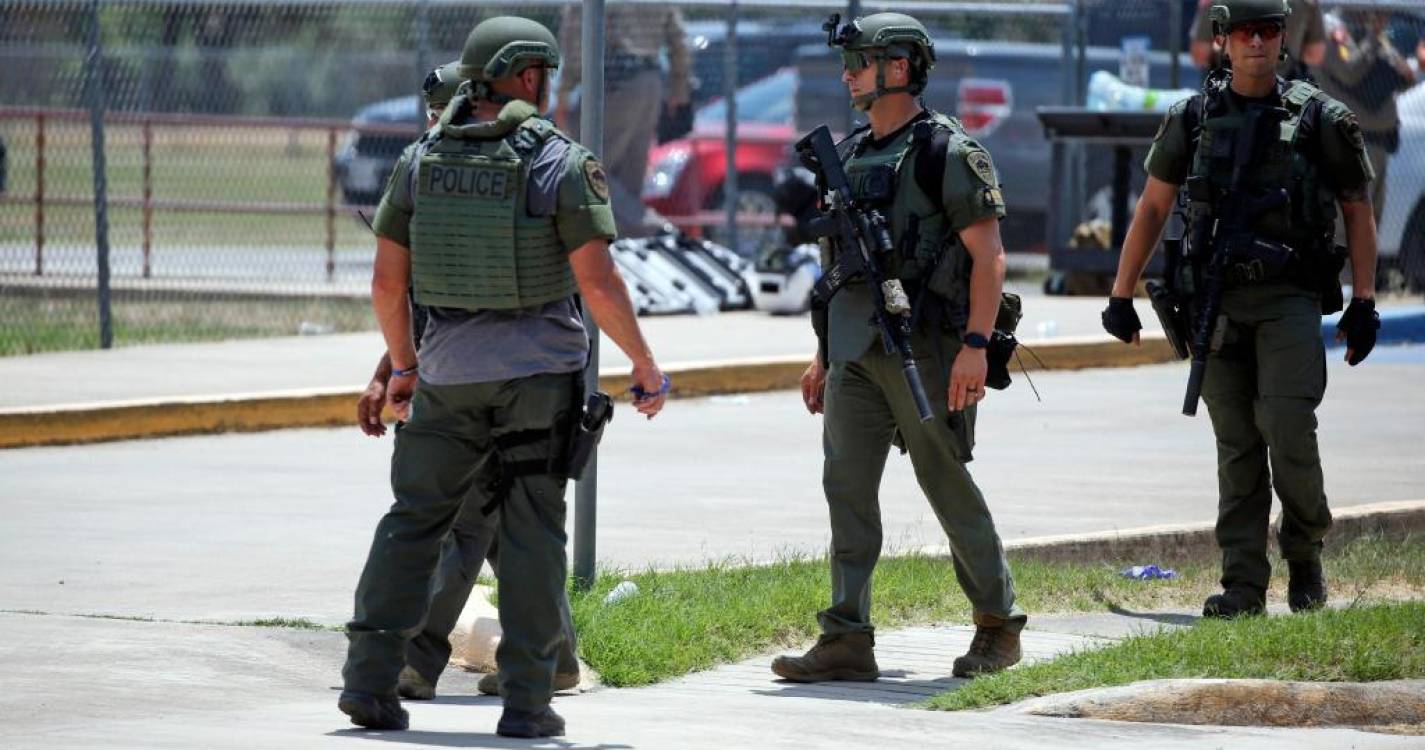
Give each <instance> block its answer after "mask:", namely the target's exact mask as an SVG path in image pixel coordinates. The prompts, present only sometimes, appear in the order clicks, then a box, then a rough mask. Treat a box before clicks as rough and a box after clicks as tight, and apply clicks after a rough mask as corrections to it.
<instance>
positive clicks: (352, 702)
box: [336, 690, 411, 729]
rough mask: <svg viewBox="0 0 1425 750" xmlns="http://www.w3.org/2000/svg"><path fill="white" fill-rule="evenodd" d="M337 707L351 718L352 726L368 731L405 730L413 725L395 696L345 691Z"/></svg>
mask: <svg viewBox="0 0 1425 750" xmlns="http://www.w3.org/2000/svg"><path fill="white" fill-rule="evenodd" d="M336 707H337V708H339V709H341V712H342V713H344V714H346V715H347V716H350V717H351V723H352V724H355V725H357V726H359V727H366V728H367V729H405V728H407V727H409V726H410V725H411V718H410V714H407V713H406V709H404V708H401V701H400V699H398V698H396V697H395V696H385V695H383V696H377V695H372V694H370V693H358V692H356V691H355V690H343V691H341V697H339V698H337V700H336Z"/></svg>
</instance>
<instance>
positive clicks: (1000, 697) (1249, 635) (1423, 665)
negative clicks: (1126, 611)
mask: <svg viewBox="0 0 1425 750" xmlns="http://www.w3.org/2000/svg"><path fill="white" fill-rule="evenodd" d="M1421 677H1425V602H1418V601H1415V602H1402V603H1394V604H1378V605H1369V606H1360V607H1351V608H1348V609H1342V610H1325V611H1322V612H1317V613H1313V614H1301V615H1291V616H1278V617H1255V618H1245V619H1241V620H1236V621H1230V622H1224V621H1213V620H1203V621H1200V622H1199V623H1198V624H1197V625H1195V626H1194V627H1192V628H1190V629H1186V630H1179V631H1168V632H1161V633H1157V634H1154V635H1144V636H1135V637H1132V638H1128V639H1126V640H1124V641H1123V642H1121V643H1118V644H1116V645H1113V646H1109V647H1107V648H1103V649H1098V650H1093V651H1081V652H1078V653H1074V654H1070V655H1068V656H1062V657H1060V658H1058V659H1055V660H1053V661H1050V662H1045V663H1043V664H1035V665H1031V666H1027V667H1022V668H1018V669H1012V670H1009V671H1007V672H1001V673H1000V674H996V675H991V676H988V677H981V678H978V679H976V680H974V681H973V682H971V683H969V684H968V685H966V686H964V687H962V688H959V689H956V690H953V691H950V692H946V693H942V694H940V695H938V696H935V697H934V698H932V699H930V701H928V703H927V704H926V705H927V706H928V707H929V708H933V709H939V710H947V711H954V710H960V709H968V708H983V707H985V706H993V705H999V704H1004V703H1012V702H1014V701H1018V700H1023V699H1025V698H1030V697H1034V696H1039V695H1048V694H1050V693H1063V692H1069V691H1072V690H1084V689H1087V688H1096V687H1109V686H1114V685H1126V684H1129V683H1131V682H1137V681H1139V680H1158V679H1169V678H1228V679H1230V678H1239V679H1240V678H1258V679H1272V680H1303V681H1316V682H1371V681H1376V680H1400V679H1414V678H1421Z"/></svg>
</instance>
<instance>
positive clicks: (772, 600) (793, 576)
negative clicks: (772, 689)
mask: <svg viewBox="0 0 1425 750" xmlns="http://www.w3.org/2000/svg"><path fill="white" fill-rule="evenodd" d="M1139 562H1148V561H1139ZM1158 562H1160V563H1165V564H1169V565H1171V567H1174V568H1176V569H1177V570H1178V572H1179V573H1180V577H1179V578H1177V579H1173V580H1165V581H1132V580H1128V579H1125V578H1122V577H1120V576H1119V575H1118V571H1119V570H1121V568H1122V567H1123V565H1122V564H1118V563H1114V564H1101V565H1066V564H1050V563H1042V562H1033V561H1016V562H1012V563H1011V568H1012V570H1013V573H1014V581H1015V588H1016V590H1017V592H1018V594H1019V601H1020V605H1021V606H1022V607H1023V608H1024V609H1025V610H1026V611H1027V612H1029V613H1030V614H1031V617H1032V616H1033V615H1035V614H1049V613H1055V612H1092V611H1105V610H1107V609H1109V608H1111V607H1113V608H1122V609H1127V610H1133V611H1153V610H1162V609H1172V608H1182V607H1197V606H1199V605H1200V604H1201V603H1202V600H1203V599H1204V598H1206V597H1207V596H1208V595H1209V594H1211V593H1214V592H1215V591H1217V590H1218V589H1217V577H1218V568H1217V565H1216V563H1215V562H1183V563H1177V562H1174V561H1158ZM1327 575H1328V576H1329V577H1330V579H1331V585H1332V593H1333V596H1334V597H1335V598H1336V599H1337V600H1353V599H1362V600H1364V599H1368V598H1383V599H1389V598H1400V597H1401V596H1405V595H1410V594H1416V595H1418V594H1419V593H1420V592H1425V540H1422V539H1406V540H1402V541H1381V540H1377V539H1363V540H1358V541H1356V542H1354V543H1351V544H1348V545H1343V546H1341V547H1339V548H1337V549H1334V550H1332V552H1331V554H1330V555H1329V556H1328V557H1327ZM625 578H627V579H629V580H632V581H634V582H635V583H637V584H638V587H639V590H640V593H639V594H638V595H637V596H634V597H630V598H628V599H625V600H623V601H620V602H617V603H615V604H612V605H605V604H604V603H603V599H604V596H605V595H606V594H607V593H608V592H609V591H610V590H611V589H612V588H613V587H614V586H615V585H616V584H617V583H618V582H619V581H621V580H624V579H625ZM828 578H829V576H828V569H827V562H826V560H824V559H807V558H791V559H786V560H784V561H782V562H779V563H777V564H774V565H758V566H739V565H735V564H731V563H728V564H721V565H713V566H710V567H707V568H700V569H687V570H675V571H649V572H644V573H636V574H620V573H617V572H606V573H603V574H601V575H600V576H599V577H598V580H597V581H596V582H595V585H594V586H593V588H592V590H591V591H589V592H587V593H574V594H571V599H570V602H571V606H572V608H573V616H574V623H575V627H576V629H577V630H578V632H579V650H580V653H581V655H582V656H583V657H584V658H585V660H587V661H588V662H589V665H590V666H592V667H593V668H594V669H595V670H597V671H598V672H599V674H600V675H601V676H602V678H603V681H604V682H605V683H606V684H609V685H615V686H632V685H646V684H649V683H652V682H657V681H659V680H665V679H669V678H672V677H677V676H680V675H683V674H686V673H688V672H692V671H696V670H701V669H707V668H710V667H712V666H715V665H717V664H720V663H725V662H731V661H736V660H738V659H742V658H746V657H749V656H752V655H755V654H758V653H766V652H768V651H771V650H773V649H777V648H790V647H793V646H797V645H800V644H802V643H804V642H806V641H809V640H811V639H812V638H814V637H815V635H816V633H817V626H816V620H815V613H816V612H817V611H818V610H820V609H822V608H824V607H826V606H827V603H828V599H829V587H830V584H829V580H828ZM1269 596H1270V597H1271V598H1274V599H1281V598H1282V597H1283V596H1284V593H1283V592H1282V591H1281V589H1280V588H1275V589H1273V590H1272V591H1271V592H1269ZM872 601H873V609H872V620H873V622H875V624H876V625H877V627H881V628H890V627H896V626H904V625H911V624H923V623H934V622H966V621H968V620H969V617H970V611H969V607H968V603H967V602H966V601H965V597H964V595H963V594H962V593H961V592H960V589H959V587H958V586H957V585H956V584H955V578H954V571H953V568H952V566H951V564H950V562H949V560H946V559H941V558H931V557H925V556H906V557H889V558H883V559H882V560H881V562H880V564H879V565H878V566H877V568H876V576H875V581H874V584H873V596H872Z"/></svg>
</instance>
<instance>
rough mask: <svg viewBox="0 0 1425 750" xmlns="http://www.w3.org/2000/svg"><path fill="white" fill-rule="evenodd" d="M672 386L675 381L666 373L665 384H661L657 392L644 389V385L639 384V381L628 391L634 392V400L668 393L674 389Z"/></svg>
mask: <svg viewBox="0 0 1425 750" xmlns="http://www.w3.org/2000/svg"><path fill="white" fill-rule="evenodd" d="M672 388H673V381H672V380H669V379H668V376H667V375H666V374H665V375H664V376H663V385H661V386H659V388H658V392H657V393H649V392H648V391H645V390H643V387H642V386H640V385H638V384H637V383H635V384H634V385H633V387H631V388H629V389H628V392H629V393H632V394H633V400H634V401H642V400H644V399H646V398H651V397H653V396H663V395H666V394H667V393H668V391H670V390H672Z"/></svg>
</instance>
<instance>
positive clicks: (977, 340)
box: [965, 331, 990, 349]
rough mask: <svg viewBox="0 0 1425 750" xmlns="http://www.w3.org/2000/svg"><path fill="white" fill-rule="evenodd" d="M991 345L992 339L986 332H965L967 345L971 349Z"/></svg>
mask: <svg viewBox="0 0 1425 750" xmlns="http://www.w3.org/2000/svg"><path fill="white" fill-rule="evenodd" d="M989 345H990V340H989V339H987V338H985V336H984V334H980V333H975V332H974V331H970V332H969V333H967V334H965V346H968V347H970V348H971V349H984V348H985V347H987V346H989Z"/></svg>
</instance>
